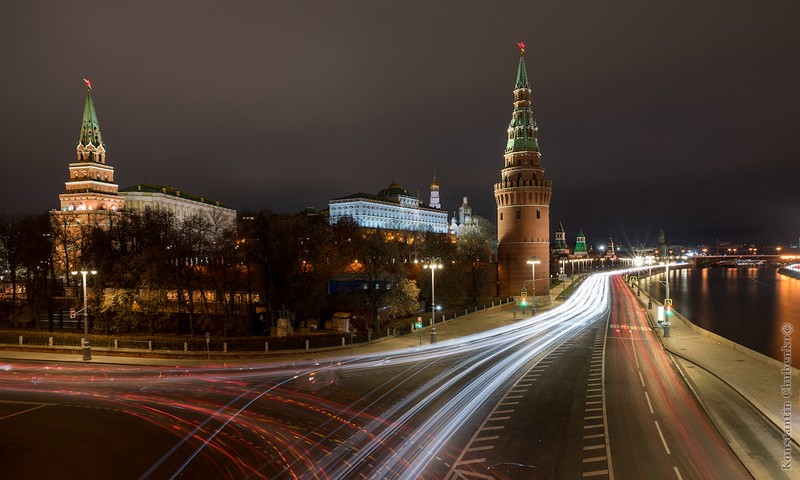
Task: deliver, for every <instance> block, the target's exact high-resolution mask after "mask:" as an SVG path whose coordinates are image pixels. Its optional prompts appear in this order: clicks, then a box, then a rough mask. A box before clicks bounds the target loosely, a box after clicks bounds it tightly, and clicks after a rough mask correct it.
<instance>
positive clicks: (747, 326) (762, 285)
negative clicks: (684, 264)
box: [641, 267, 800, 368]
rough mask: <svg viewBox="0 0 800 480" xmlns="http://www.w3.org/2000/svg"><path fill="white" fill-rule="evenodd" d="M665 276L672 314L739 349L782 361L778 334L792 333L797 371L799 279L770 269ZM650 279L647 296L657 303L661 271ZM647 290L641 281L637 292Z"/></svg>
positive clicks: (781, 340) (692, 271) (679, 271)
mask: <svg viewBox="0 0 800 480" xmlns="http://www.w3.org/2000/svg"><path fill="white" fill-rule="evenodd" d="M670 277H671V282H670V295H671V296H672V299H673V308H674V309H675V310H676V311H677V312H679V313H680V314H682V315H683V316H684V317H686V318H687V319H689V320H691V321H692V323H694V324H695V325H698V326H700V327H702V328H704V329H706V330H709V331H712V332H714V333H716V334H717V335H720V336H723V337H725V338H727V339H729V340H731V341H734V342H736V343H738V344H740V345H743V346H745V347H747V348H750V349H752V350H755V351H757V352H759V353H763V354H764V355H767V356H769V357H772V358H774V359H776V360H778V361H780V362H783V358H784V353H783V350H782V347H784V344H785V335H784V333H783V331H784V330H785V331H789V330H793V331H792V333H791V335H790V345H789V347H790V351H791V350H793V351H792V352H791V353H792V366H793V367H795V368H800V280H797V279H794V278H791V277H788V276H786V275H781V274H779V273H778V272H777V269H776V268H774V267H759V268H681V269H671V270H670ZM651 280H652V281H651V282H649V284H650V287H649V288H650V293H651V294H652V295H653V297H654V298H656V299H659V300H660V301H663V298H664V294H665V293H666V292H665V287H664V285H663V280H664V274H663V272H662V273H661V274H659V275H653V277H652V278H651ZM647 286H648V280H647V279H646V278H645V279H642V281H641V287H642V289H643V290H647V288H648V287H647ZM791 347H793V348H791Z"/></svg>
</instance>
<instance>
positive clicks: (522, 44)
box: [517, 42, 525, 55]
mask: <svg viewBox="0 0 800 480" xmlns="http://www.w3.org/2000/svg"><path fill="white" fill-rule="evenodd" d="M517 46H518V47H519V54H520V55H525V42H517Z"/></svg>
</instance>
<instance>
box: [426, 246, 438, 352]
mask: <svg viewBox="0 0 800 480" xmlns="http://www.w3.org/2000/svg"><path fill="white" fill-rule="evenodd" d="M423 261H424V262H425V264H424V265H423V266H422V268H427V269H430V271H431V344H434V343H436V279H435V276H434V272H436V270H437V269H440V268H442V259H441V258H440V257H425V258H424V259H423Z"/></svg>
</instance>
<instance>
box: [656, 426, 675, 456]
mask: <svg viewBox="0 0 800 480" xmlns="http://www.w3.org/2000/svg"><path fill="white" fill-rule="evenodd" d="M654 422H655V424H656V429H657V430H658V436H659V437H661V443H663V444H664V450H666V451H667V455H672V453H670V451H669V446H667V440H666V439H665V438H664V433H662V432H661V425H659V424H658V420H654Z"/></svg>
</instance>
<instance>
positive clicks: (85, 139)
mask: <svg viewBox="0 0 800 480" xmlns="http://www.w3.org/2000/svg"><path fill="white" fill-rule="evenodd" d="M86 86H87V91H86V101H85V102H84V105H83V120H82V122H81V133H80V137H79V138H78V146H77V160H76V161H75V162H73V163H70V164H69V178H68V180H67V181H66V191H65V193H62V194H60V195H59V196H58V198H59V201H60V203H61V205H60V209H59V210H54V211H52V212H51V217H52V219H53V222H54V224H56V225H59V226H61V227H64V228H66V227H75V226H80V225H90V226H107V225H109V224H110V223H111V222H112V221H113V216H114V215H115V214H117V212H122V211H132V212H136V211H143V210H144V209H146V208H152V209H155V210H161V211H168V212H171V213H173V214H174V217H175V219H176V220H177V221H182V220H184V219H186V218H189V217H191V216H193V215H202V216H205V217H207V218H208V219H210V220H212V221H213V222H215V223H216V224H220V223H219V222H229V224H231V225H232V224H234V223H235V221H236V211H235V210H233V209H230V208H226V207H224V206H223V205H222V203H220V202H217V201H211V200H208V199H206V198H204V197H199V196H196V195H189V194H186V193H185V192H181V191H180V190H175V189H174V188H172V187H159V186H154V185H147V184H140V185H135V186H133V187H128V188H124V189H122V190H120V189H119V187H118V185H117V184H116V183H114V167H112V166H111V165H109V164H108V163H106V146H105V144H104V143H103V137H102V135H101V133H100V123H99V122H98V120H97V112H96V111H95V108H94V101H93V99H92V87H91V82H89V81H88V80H86Z"/></svg>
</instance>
